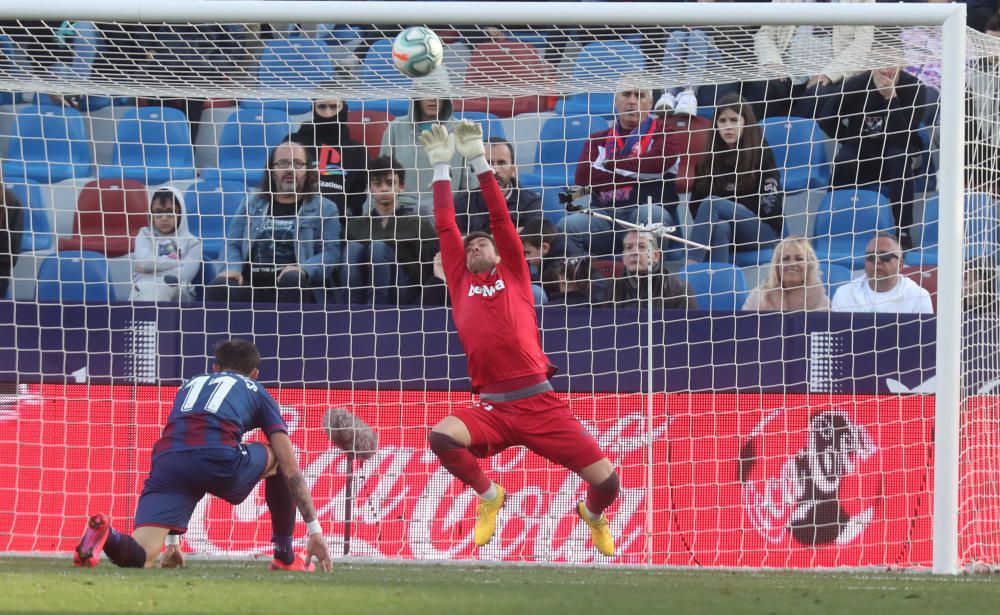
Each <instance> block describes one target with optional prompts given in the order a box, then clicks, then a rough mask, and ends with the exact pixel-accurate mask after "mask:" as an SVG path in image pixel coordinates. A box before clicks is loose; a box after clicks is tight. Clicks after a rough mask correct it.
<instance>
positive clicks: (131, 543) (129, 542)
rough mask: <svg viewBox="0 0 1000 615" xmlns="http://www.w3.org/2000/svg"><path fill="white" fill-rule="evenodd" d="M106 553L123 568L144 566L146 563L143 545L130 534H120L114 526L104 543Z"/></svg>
mask: <svg viewBox="0 0 1000 615" xmlns="http://www.w3.org/2000/svg"><path fill="white" fill-rule="evenodd" d="M104 553H105V555H107V556H108V559H109V560H111V561H112V562H114V563H115V564H116V565H118V566H121V567H122V568H142V567H144V566H145V565H146V550H145V549H143V548H142V545H140V544H139V543H138V542H136V540H135V538H132V537H131V536H129V535H128V534H119V533H118V532H116V531H115V529H114V528H111V532H110V533H109V534H108V540H107V541H106V542H105V543H104Z"/></svg>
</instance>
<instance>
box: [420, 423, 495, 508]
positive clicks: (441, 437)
mask: <svg viewBox="0 0 1000 615" xmlns="http://www.w3.org/2000/svg"><path fill="white" fill-rule="evenodd" d="M427 442H429V443H430V445H431V450H432V451H434V454H435V455H437V456H438V459H440V460H441V465H442V466H444V469H445V470H448V471H449V472H451V475H452V476H454V477H455V478H457V479H458V480H460V481H462V482H463V483H464V484H466V485H468V486H469V487H472V488H473V489H475V490H476V493H483V492H485V491H486V490H487V489H489V488H490V483H492V481H491V480H490V479H489V477H487V476H486V473H484V472H483V469H482V468H480V467H479V462H478V461H477V460H476V458H475V456H474V455H473V454H472V453H470V452H469V449H467V448H465V447H463V446H462V445H461V444H459V443H458V442H456V441H455V439H454V438H452V437H451V436H448V435H445V434H443V433H438V432H436V431H432V432H430V433H429V434H427Z"/></svg>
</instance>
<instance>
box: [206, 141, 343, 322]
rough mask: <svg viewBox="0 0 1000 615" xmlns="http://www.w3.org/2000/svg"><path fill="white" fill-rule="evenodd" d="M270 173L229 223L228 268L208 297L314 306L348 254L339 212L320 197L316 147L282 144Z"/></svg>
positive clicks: (273, 155)
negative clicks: (319, 292) (316, 294)
mask: <svg viewBox="0 0 1000 615" xmlns="http://www.w3.org/2000/svg"><path fill="white" fill-rule="evenodd" d="M267 170H268V172H267V173H266V174H265V175H264V180H263V182H262V184H261V187H260V191H259V192H256V193H254V194H250V195H248V196H247V198H246V200H245V201H244V202H243V205H241V206H240V209H239V211H237V212H236V216H235V217H234V219H233V221H232V222H231V223H230V225H229V229H228V230H227V232H226V252H225V260H224V262H223V263H222V267H223V271H222V273H220V274H219V275H218V276H217V277H216V278H215V281H214V282H213V283H212V284H211V285H210V286H209V287H208V288H207V289H206V292H205V299H206V301H220V302H227V301H234V302H255V303H258V302H274V301H275V300H277V301H279V302H281V303H301V302H307V303H308V302H312V301H314V289H318V288H323V287H325V286H327V284H328V282H330V281H332V279H333V276H334V273H335V269H336V267H337V264H338V263H340V261H341V256H342V252H343V241H342V232H341V226H340V212H339V211H338V210H337V206H336V205H334V204H333V203H332V202H330V201H329V200H327V199H325V198H323V197H322V196H320V194H319V190H318V178H317V175H316V163H315V160H314V159H313V157H312V153H311V151H310V149H309V148H306V147H303V146H302V145H301V144H300V143H297V142H295V141H292V140H286V141H283V142H282V143H280V144H278V145H277V146H276V147H275V148H274V149H273V150H272V151H271V154H270V156H268V159H267Z"/></svg>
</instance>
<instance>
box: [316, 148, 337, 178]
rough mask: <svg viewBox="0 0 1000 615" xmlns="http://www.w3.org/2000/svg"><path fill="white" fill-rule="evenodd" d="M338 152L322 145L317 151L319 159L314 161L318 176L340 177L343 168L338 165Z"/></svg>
mask: <svg viewBox="0 0 1000 615" xmlns="http://www.w3.org/2000/svg"><path fill="white" fill-rule="evenodd" d="M340 162H341V156H340V150H338V149H337V148H335V147H331V146H329V145H324V146H323V147H322V148H321V149H320V150H319V159H318V160H317V161H316V163H317V166H318V167H319V173H320V175H342V174H343V173H344V169H343V167H341V165H340Z"/></svg>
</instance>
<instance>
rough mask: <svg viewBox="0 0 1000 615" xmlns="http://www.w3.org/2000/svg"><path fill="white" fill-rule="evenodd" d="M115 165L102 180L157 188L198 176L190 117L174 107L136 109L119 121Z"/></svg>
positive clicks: (102, 172) (103, 171)
mask: <svg viewBox="0 0 1000 615" xmlns="http://www.w3.org/2000/svg"><path fill="white" fill-rule="evenodd" d="M115 139H116V143H115V153H114V159H113V161H112V164H113V166H110V167H102V168H101V169H100V170H99V171H98V176H99V177H100V178H102V179H118V180H122V179H130V180H136V181H140V182H143V183H145V184H147V185H150V186H153V185H156V184H164V183H167V182H171V181H178V180H183V179H191V178H193V177H194V147H192V145H191V127H190V125H189V124H188V121H187V116H185V115H184V112H183V111H181V110H179V109H174V108H172V107H158V106H157V107H135V108H132V109H129V110H128V111H126V112H125V114H124V115H123V116H122V117H121V119H120V120H118V128H117V130H116V136H115Z"/></svg>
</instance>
